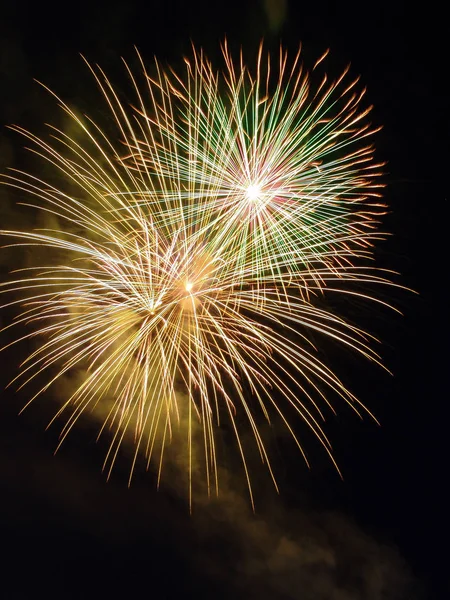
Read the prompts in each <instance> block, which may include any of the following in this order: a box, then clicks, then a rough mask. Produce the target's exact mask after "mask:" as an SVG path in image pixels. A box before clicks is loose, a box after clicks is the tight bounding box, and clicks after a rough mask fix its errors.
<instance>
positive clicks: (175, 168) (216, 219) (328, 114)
mask: <svg viewBox="0 0 450 600" xmlns="http://www.w3.org/2000/svg"><path fill="white" fill-rule="evenodd" d="M223 55H224V65H225V66H224V70H223V71H215V70H214V69H213V67H212V66H211V64H210V63H209V62H208V60H207V59H206V57H205V56H204V55H203V53H202V52H196V51H195V50H194V52H193V58H192V60H191V61H186V69H185V70H184V71H182V72H179V73H176V72H174V71H172V70H164V69H163V68H162V67H161V66H160V65H159V64H158V63H156V64H155V65H154V66H153V67H152V73H151V74H149V72H148V70H147V69H146V68H145V67H144V64H143V62H142V61H141V67H142V68H141V77H142V81H141V82H139V81H138V78H137V77H135V76H134V75H133V72H132V70H131V69H129V68H128V66H126V68H127V69H128V73H129V75H130V79H131V82H132V87H133V89H134V93H135V98H136V100H135V102H134V103H132V104H131V105H128V104H125V103H124V102H122V101H121V99H120V97H119V94H118V93H117V92H116V91H115V89H114V87H113V86H112V85H111V83H110V82H109V80H108V79H107V77H106V76H105V75H104V73H103V72H102V71H101V70H100V69H95V68H91V71H92V73H93V74H94V75H95V77H96V80H97V83H98V85H99V87H100V89H101V91H102V93H103V96H104V99H106V102H107V105H108V107H109V111H110V114H111V115H112V117H113V122H114V124H115V132H110V131H109V129H108V130H106V129H105V128H102V127H101V126H100V125H99V124H97V123H95V122H94V121H93V120H91V119H89V118H87V117H81V116H80V115H77V114H76V112H74V111H73V110H72V109H71V108H70V107H69V106H68V105H66V104H64V102H62V101H61V100H59V99H58V100H59V102H60V106H61V107H62V109H63V110H64V111H65V113H66V115H67V117H68V118H69V119H70V122H71V123H72V126H71V130H72V131H76V133H71V135H69V134H68V133H66V132H65V130H64V129H63V128H60V129H58V128H55V127H52V128H51V136H50V139H49V141H46V140H44V139H41V138H38V137H36V136H35V135H34V134H32V133H30V132H28V131H26V130H24V129H22V128H21V127H17V126H16V127H13V129H15V130H16V131H18V132H19V133H21V134H22V135H24V136H25V137H26V138H28V140H29V141H30V142H31V143H32V144H33V151H34V152H35V153H36V154H38V155H40V157H42V158H44V159H46V160H47V161H49V162H50V163H51V165H52V168H53V169H54V170H55V173H59V175H60V176H61V175H62V178H61V177H59V180H58V183H52V180H45V181H44V180H43V179H42V178H40V177H37V176H35V175H33V174H29V173H25V172H21V171H14V170H13V171H11V172H10V173H9V174H7V175H4V176H3V178H2V182H3V183H5V184H7V185H9V186H11V187H14V188H17V189H18V190H20V191H21V192H25V193H26V194H27V195H28V196H29V197H31V198H33V199H34V201H29V202H28V203H29V204H30V205H31V206H33V207H34V208H36V209H37V210H39V211H43V212H44V213H45V214H47V215H49V216H50V217H51V218H52V219H56V220H57V222H58V225H57V226H55V227H52V228H50V227H49V228H48V229H46V230H36V231H22V232H17V231H2V232H1V233H2V235H3V236H4V237H6V238H8V237H9V238H11V239H12V241H11V243H12V244H13V245H37V246H39V247H41V248H42V247H47V248H48V249H50V251H52V252H55V256H58V257H59V258H57V259H53V260H49V264H44V265H43V266H33V267H31V268H28V269H23V270H22V272H19V274H18V276H17V277H16V278H15V279H14V280H13V281H10V282H8V283H6V284H3V286H2V288H0V289H1V292H2V293H3V294H5V293H10V294H13V298H12V299H11V300H10V301H9V302H8V301H5V303H4V306H6V305H8V304H12V305H18V306H21V307H22V312H21V314H20V315H19V316H18V318H17V319H16V320H15V321H14V323H12V324H11V325H10V326H9V327H13V326H18V325H19V326H21V327H22V326H24V325H25V324H26V325H27V326H29V327H31V331H29V333H26V334H25V335H24V336H22V337H20V339H17V341H20V340H24V339H27V338H31V337H33V336H35V335H39V336H40V337H42V336H44V338H45V339H44V342H42V343H41V344H40V345H39V346H38V347H37V348H36V349H35V350H34V351H33V352H32V353H31V354H30V356H29V357H28V358H27V359H26V361H25V362H24V363H23V365H22V367H21V370H20V373H19V375H18V377H17V378H16V379H15V381H18V382H19V383H20V385H21V386H23V385H25V384H27V383H29V382H30V381H32V380H33V379H35V378H36V376H37V375H38V374H39V375H41V374H42V373H43V372H47V373H48V382H47V383H46V384H45V385H44V386H43V387H39V389H38V391H37V392H36V393H35V394H34V395H33V397H32V398H31V400H30V402H31V401H33V400H34V399H36V398H37V397H38V396H41V395H42V394H43V393H44V392H46V391H47V390H48V389H49V388H50V387H51V386H52V385H53V384H55V383H56V382H57V381H58V380H59V379H60V378H62V377H64V376H66V375H70V373H73V372H74V371H76V370H77V369H80V370H81V369H82V372H83V373H84V377H83V380H82V381H81V383H80V384H79V385H77V386H76V387H75V389H74V391H73V393H71V394H70V395H69V397H68V398H67V399H65V401H64V403H63V405H62V407H61V409H60V410H59V411H58V414H57V415H56V416H55V418H56V417H59V416H60V415H61V414H63V413H67V414H68V417H67V419H66V423H65V425H64V426H63V429H62V433H61V441H62V440H63V439H64V438H65V436H66V435H67V433H68V432H69V431H70V429H71V428H72V427H73V425H74V424H75V423H76V421H77V419H78V417H79V416H80V415H81V414H82V413H85V412H87V411H91V410H98V411H99V412H100V413H102V414H104V424H103V427H102V430H103V429H105V428H107V429H110V430H111V431H112V442H111V445H110V449H109V452H108V455H107V457H106V460H105V466H106V468H107V469H108V473H109V472H110V471H111V468H112V466H113V465H114V461H115V459H116V456H117V453H118V451H119V448H120V446H121V444H122V443H123V441H124V438H125V436H126V435H127V432H129V431H132V432H133V436H134V444H135V452H134V459H133V461H132V468H131V472H130V478H131V476H132V473H133V469H134V466H135V462H136V460H137V458H138V456H139V455H140V454H143V455H145V456H146V457H147V461H148V464H150V461H151V459H152V457H153V458H154V459H155V460H156V461H157V465H158V473H159V476H160V475H161V469H162V465H163V457H164V449H165V447H166V445H167V444H168V443H169V442H170V439H171V438H172V436H173V435H174V431H176V429H177V424H178V422H179V420H180V413H183V414H187V421H188V427H187V436H186V437H187V440H186V442H187V445H186V448H187V455H188V457H189V470H190V472H191V471H192V452H193V448H192V444H193V439H192V429H193V424H194V422H199V423H200V424H201V427H202V431H203V447H204V457H205V460H204V465H205V468H204V470H205V474H206V480H207V482H208V489H209V488H210V487H213V488H214V489H215V490H217V489H218V470H217V461H216V444H215V430H216V425H218V424H219V423H220V421H221V419H222V420H223V418H224V417H225V416H226V417H227V418H228V419H229V422H230V423H231V426H232V429H233V431H234V434H235V438H236V441H237V445H238V448H239V451H240V454H241V457H242V461H243V465H244V468H245V472H246V476H247V481H248V487H249V491H250V496H251V497H252V487H251V482H250V475H249V472H248V467H247V462H246V455H245V452H244V447H243V444H242V441H241V437H240V430H241V427H242V423H243V422H244V421H245V422H247V424H249V426H250V428H251V431H252V433H253V437H254V441H255V444H256V446H257V448H258V451H259V453H260V455H261V458H262V460H263V462H265V463H266V464H267V465H268V468H269V470H270V473H271V474H272V478H273V480H274V482H275V478H274V475H273V473H272V468H271V466H270V461H269V457H268V455H267V452H266V448H265V445H264V440H263V438H262V435H261V433H260V430H259V427H258V422H259V417H258V415H259V414H261V415H262V416H263V417H264V418H266V419H267V420H270V415H273V414H276V415H278V417H277V418H280V419H281V420H282V421H284V423H285V425H286V427H287V428H288V430H289V431H290V432H291V434H292V436H293V437H294V439H295V441H296V443H297V445H298V446H299V448H300V450H301V451H302V453H303V455H304V457H305V460H306V455H305V453H304V451H303V447H302V445H301V441H300V440H299V438H298V436H297V435H296V434H295V432H294V428H293V426H292V425H291V424H290V422H289V417H288V416H287V415H288V414H291V412H292V411H295V412H296V413H297V414H298V416H299V417H300V418H301V419H303V421H304V422H305V423H306V424H307V425H308V427H309V428H310V429H311V430H312V431H313V432H314V434H315V435H316V436H317V437H318V439H319V440H320V442H321V443H322V445H323V447H324V448H325V449H326V451H327V452H328V453H329V455H330V457H331V458H332V453H331V446H330V443H329V441H328V439H327V437H326V435H325V432H324V430H323V428H322V424H321V422H322V421H323V419H324V414H323V413H322V410H321V408H320V404H319V402H318V400H322V401H324V402H325V404H326V405H328V406H330V401H329V400H327V398H326V395H325V393H326V391H327V390H328V391H331V392H332V393H333V394H335V395H337V396H339V397H341V398H342V399H343V400H344V401H345V402H347V403H348V404H350V405H351V406H352V407H353V408H354V409H355V410H356V411H357V412H358V411H359V410H361V409H363V410H365V409H364V407H363V406H362V405H361V404H360V403H359V402H358V400H357V399H356V398H355V397H354V395H353V394H352V393H351V391H350V390H348V389H347V388H346V387H345V386H344V384H343V383H341V381H340V380H339V378H338V377H337V376H336V375H335V374H334V373H333V371H332V370H331V369H330V368H329V367H328V366H327V365H325V364H324V363H323V362H322V361H321V359H320V353H319V352H318V351H317V350H316V348H315V346H314V344H313V342H312V338H311V336H310V334H311V333H313V334H314V335H315V336H317V335H319V334H321V335H324V336H329V337H331V338H333V339H335V340H338V341H339V342H341V343H342V344H345V345H347V346H349V347H351V348H353V349H355V350H357V351H359V352H360V353H362V354H363V355H364V356H366V357H367V358H369V359H371V360H374V361H376V362H379V359H378V356H377V354H376V353H375V352H374V351H373V350H372V349H371V348H370V346H369V344H368V341H370V339H369V338H370V336H368V335H367V334H365V333H364V332H363V331H361V330H359V329H358V328H357V327H355V326H354V325H353V324H351V323H350V322H347V321H346V320H344V319H343V318H341V317H339V316H338V315H336V314H334V313H333V312H332V311H328V310H326V308H324V306H323V304H324V303H323V302H322V301H321V302H319V300H320V298H321V297H323V296H324V294H325V292H333V291H335V292H339V293H341V292H345V293H348V294H354V295H358V296H360V297H363V298H369V297H370V295H369V294H368V293H367V292H361V291H358V289H359V288H358V286H359V284H363V285H366V284H368V283H387V282H386V280H385V279H384V278H383V276H382V274H377V271H376V270H373V269H370V268H367V267H366V268H364V267H363V266H361V264H362V263H361V261H362V260H364V259H367V258H368V257H370V249H371V244H372V242H373V240H374V239H376V238H377V237H378V236H379V234H378V232H377V229H376V225H377V219H378V217H379V215H380V214H382V211H383V208H382V206H381V204H380V202H379V194H378V188H379V184H377V183H376V180H377V177H378V176H379V175H380V165H379V164H375V163H374V161H373V149H372V147H371V146H370V145H367V143H366V139H367V137H368V136H370V135H371V134H372V133H373V130H372V129H371V128H370V125H369V124H368V123H367V122H366V117H367V114H368V110H365V109H362V108H361V109H360V104H361V100H362V98H363V93H364V92H363V91H356V88H357V82H356V81H353V82H351V81H350V82H347V74H346V73H344V74H343V75H342V76H341V77H339V78H338V79H337V80H336V81H334V82H328V81H327V78H326V77H324V78H323V79H319V80H318V85H317V87H315V88H313V87H312V86H311V84H310V79H311V78H313V76H314V75H315V73H313V74H311V75H310V74H308V73H306V72H304V71H303V68H302V66H301V64H300V54H298V55H297V56H295V58H294V60H293V61H292V63H291V65H290V67H288V57H287V54H286V53H285V52H284V51H282V50H281V51H280V54H279V57H278V60H277V61H275V63H273V62H272V63H271V62H270V58H269V57H268V56H267V57H265V56H264V53H263V50H262V47H261V49H260V52H259V55H258V59H257V65H256V69H255V75H252V71H251V70H249V69H247V67H246V66H245V65H244V63H243V60H242V57H241V59H240V61H238V62H234V61H233V59H232V56H231V54H230V52H229V51H228V49H227V46H226V45H224V48H223ZM321 61H322V59H321V60H320V61H318V63H317V64H316V66H315V67H314V69H313V71H314V70H315V69H316V67H318V66H319V64H320V63H321ZM61 181H63V183H62V184H61ZM61 255H63V257H64V258H63V260H61V258H60V257H61ZM111 398H112V399H113V402H112V403H111V401H110V399H111ZM107 399H108V401H107ZM102 407H103V408H102ZM289 407H290V408H289ZM333 461H334V459H333ZM190 481H191V479H190ZM191 485H192V484H191V483H190V489H191ZM275 485H276V483H275ZM190 494H191V492H190ZM252 502H253V499H252Z"/></svg>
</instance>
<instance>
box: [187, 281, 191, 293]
mask: <svg viewBox="0 0 450 600" xmlns="http://www.w3.org/2000/svg"><path fill="white" fill-rule="evenodd" d="M192 286H193V284H192V283H191V282H190V281H188V282H187V283H186V291H187V292H190V291H191V290H192Z"/></svg>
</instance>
